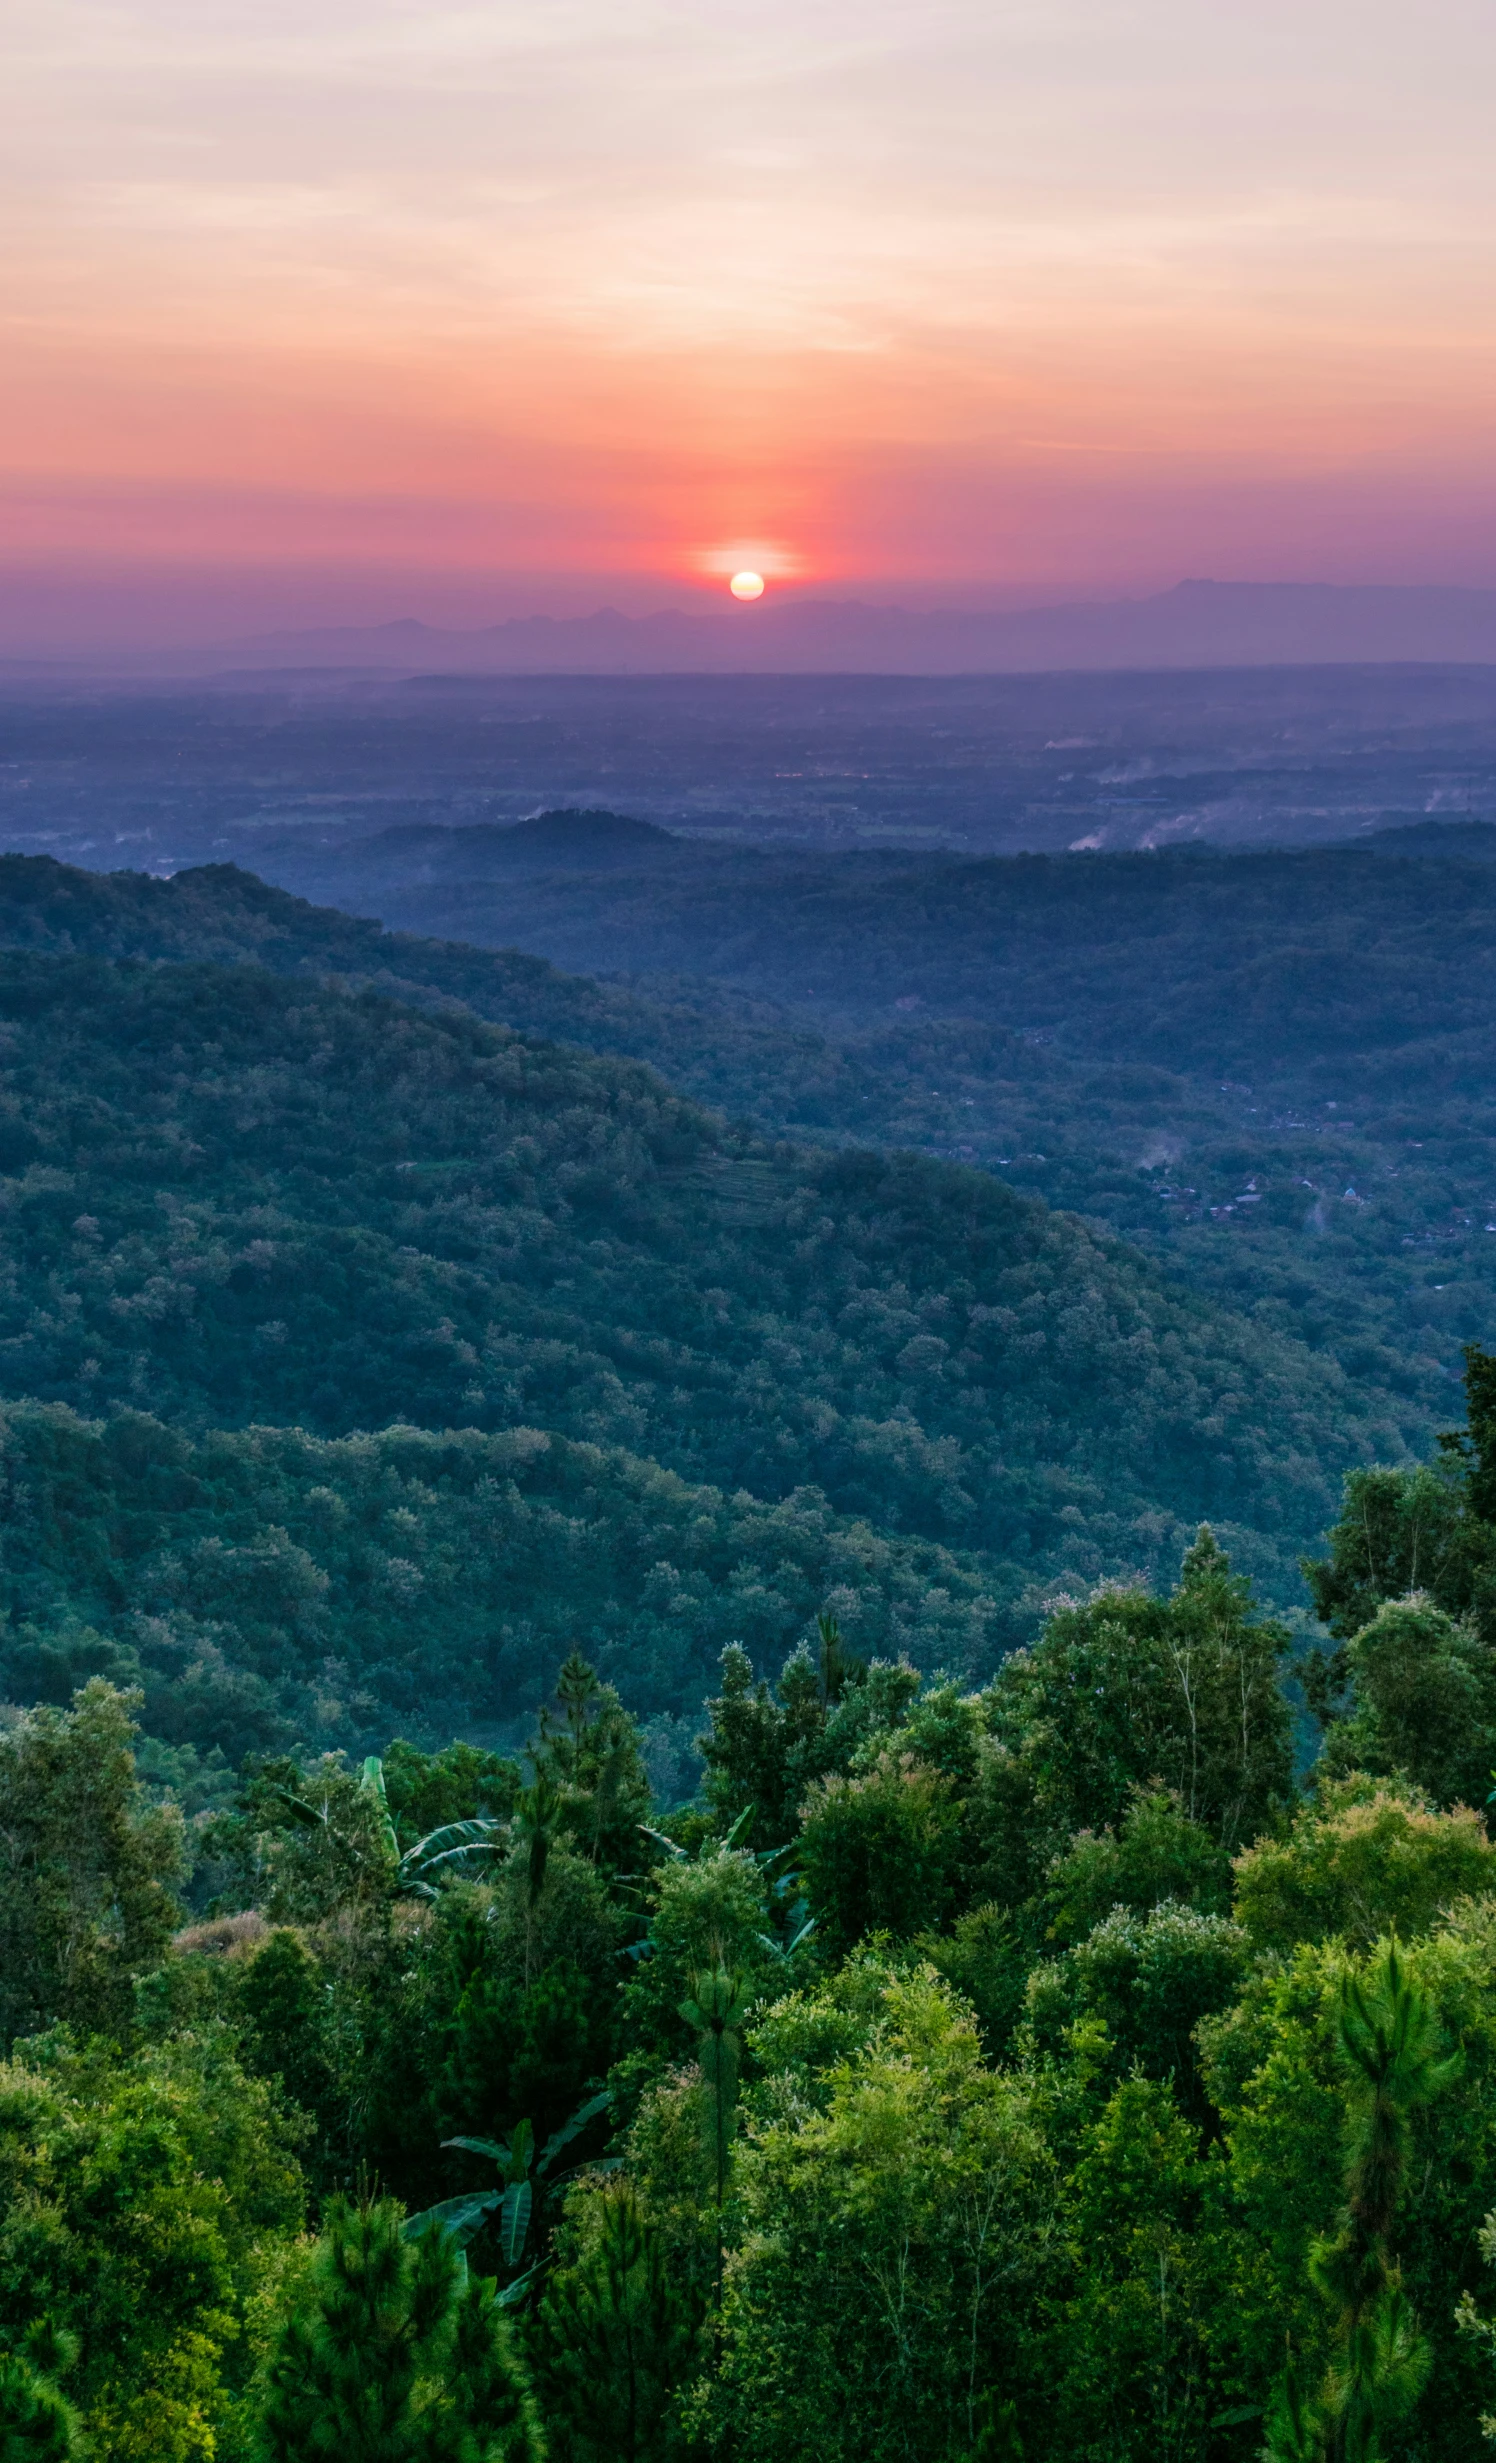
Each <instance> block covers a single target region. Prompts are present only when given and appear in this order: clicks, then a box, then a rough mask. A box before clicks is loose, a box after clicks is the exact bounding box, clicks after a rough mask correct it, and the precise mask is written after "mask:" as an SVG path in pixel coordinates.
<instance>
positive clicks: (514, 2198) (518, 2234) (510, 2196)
mask: <svg viewBox="0 0 1496 2463" xmlns="http://www.w3.org/2000/svg"><path fill="white" fill-rule="evenodd" d="M534 2198H535V2193H534V2191H533V2190H532V2189H531V2187H530V2184H529V2182H528V2181H513V2182H511V2183H510V2185H509V2187H508V2188H507V2189H506V2190H505V2192H504V2201H503V2205H502V2206H501V2207H500V2209H499V2247H500V2248H501V2249H502V2250H503V2252H504V2264H505V2265H506V2266H518V2264H519V2261H520V2257H521V2254H522V2252H523V2250H524V2246H525V2242H526V2240H527V2239H528V2238H529V2232H530V2209H531V2206H532V2205H533V2204H534Z"/></svg>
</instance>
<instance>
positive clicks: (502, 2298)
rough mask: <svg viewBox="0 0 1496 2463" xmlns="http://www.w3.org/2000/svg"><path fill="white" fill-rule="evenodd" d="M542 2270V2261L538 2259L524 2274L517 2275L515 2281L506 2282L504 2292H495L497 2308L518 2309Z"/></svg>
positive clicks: (494, 2300)
mask: <svg viewBox="0 0 1496 2463" xmlns="http://www.w3.org/2000/svg"><path fill="white" fill-rule="evenodd" d="M541 2271H542V2270H541V2265H540V2261H539V2260H538V2259H537V2261H536V2263H535V2264H534V2266H527V2267H526V2269H525V2271H524V2273H523V2274H522V2275H516V2276H515V2278H514V2281H513V2283H506V2284H505V2286H504V2289H503V2291H502V2292H495V2294H494V2296H493V2305H494V2307H495V2309H517V2308H518V2307H519V2304H520V2302H521V2301H522V2300H523V2299H524V2297H525V2294H526V2293H527V2292H528V2291H529V2289H530V2286H531V2284H532V2283H533V2282H534V2281H535V2278H536V2276H537V2275H538V2274H540V2272H541Z"/></svg>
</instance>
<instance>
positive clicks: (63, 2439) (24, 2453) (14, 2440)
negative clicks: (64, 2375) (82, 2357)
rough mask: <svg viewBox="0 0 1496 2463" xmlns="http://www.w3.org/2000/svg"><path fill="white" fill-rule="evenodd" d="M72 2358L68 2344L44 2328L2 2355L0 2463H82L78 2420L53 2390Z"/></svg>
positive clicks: (65, 2338) (35, 2329)
mask: <svg viewBox="0 0 1496 2463" xmlns="http://www.w3.org/2000/svg"><path fill="white" fill-rule="evenodd" d="M76 2357H77V2346H76V2344H75V2343H74V2342H73V2340H72V2338H71V2337H70V2336H65V2335H58V2334H56V2333H55V2332H54V2331H53V2330H52V2329H51V2328H49V2327H48V2326H46V2325H45V2324H41V2325H39V2326H36V2327H33V2328H32V2329H31V2331H30V2332H29V2333H28V2334H25V2335H23V2336H22V2337H21V2339H20V2342H19V2344H18V2345H17V2346H16V2348H14V2349H13V2350H11V2351H0V2463H82V2458H83V2453H84V2446H83V2435H82V2428H81V2425H80V2423H79V2419H78V2415H77V2413H76V2412H75V2411H74V2409H73V2406H72V2405H71V2403H69V2401H68V2399H67V2397H66V2395H64V2394H63V2392H62V2390H61V2388H60V2387H59V2386H58V2384H57V2379H58V2377H59V2375H60V2374H61V2372H62V2369H63V2368H65V2367H67V2366H68V2365H69V2364H70V2362H71V2361H72V2360H74V2359H75V2358H76Z"/></svg>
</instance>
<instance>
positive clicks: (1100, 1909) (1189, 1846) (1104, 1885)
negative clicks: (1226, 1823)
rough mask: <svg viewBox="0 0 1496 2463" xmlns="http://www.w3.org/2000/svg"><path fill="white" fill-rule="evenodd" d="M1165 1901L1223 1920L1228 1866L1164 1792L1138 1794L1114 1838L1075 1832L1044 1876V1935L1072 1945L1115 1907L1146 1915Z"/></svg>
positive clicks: (1228, 1901) (1221, 1852)
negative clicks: (1045, 1876) (1045, 1878)
mask: <svg viewBox="0 0 1496 2463" xmlns="http://www.w3.org/2000/svg"><path fill="white" fill-rule="evenodd" d="M1166 1899H1170V1900H1173V1901H1174V1903H1175V1904H1176V1905H1178V1906H1190V1907H1199V1908H1201V1909H1202V1910H1203V1911H1204V1912H1205V1913H1206V1914H1208V1915H1217V1916H1223V1915H1225V1914H1226V1913H1227V1912H1228V1910H1229V1908H1230V1905H1231V1860H1230V1858H1229V1856H1228V1855H1227V1854H1226V1852H1225V1849H1224V1848H1223V1847H1222V1846H1221V1844H1220V1842H1219V1840H1217V1839H1215V1838H1213V1837H1212V1835H1211V1833H1210V1832H1209V1831H1208V1830H1207V1829H1205V1828H1204V1826H1203V1824H1201V1823H1199V1822H1192V1821H1191V1820H1190V1819H1189V1817H1188V1816H1187V1814H1186V1813H1185V1812H1184V1809H1183V1807H1182V1806H1181V1804H1180V1802H1179V1798H1178V1796H1177V1795H1175V1794H1174V1793H1173V1792H1172V1791H1171V1790H1169V1789H1167V1788H1137V1789H1135V1790H1134V1792H1133V1795H1132V1798H1131V1801H1130V1802H1129V1804H1128V1806H1127V1809H1126V1811H1125V1812H1124V1813H1123V1815H1122V1819H1121V1821H1120V1822H1119V1823H1118V1825H1117V1827H1116V1829H1115V1830H1103V1831H1095V1830H1082V1831H1078V1832H1077V1834H1076V1836H1075V1837H1074V1838H1073V1839H1072V1840H1071V1842H1070V1845H1069V1846H1068V1848H1066V1849H1065V1850H1064V1852H1063V1853H1062V1854H1061V1855H1058V1856H1056V1858H1055V1860H1054V1862H1053V1863H1052V1864H1051V1866H1050V1868H1049V1875H1048V1880H1047V1884H1046V1887H1045V1890H1044V1895H1043V1901H1042V1913H1043V1915H1044V1917H1045V1918H1046V1919H1047V1921H1046V1925H1045V1930H1046V1933H1047V1934H1048V1936H1049V1937H1050V1938H1051V1939H1053V1940H1056V1941H1076V1940H1078V1939H1079V1938H1080V1936H1081V1935H1082V1934H1083V1933H1088V1932H1089V1931H1090V1930H1091V1927H1092V1926H1093V1925H1095V1924H1099V1923H1100V1922H1101V1920H1102V1918H1103V1917H1104V1916H1107V1915H1109V1914H1110V1913H1111V1910H1112V1909H1113V1908H1114V1907H1127V1908H1131V1909H1132V1910H1134V1911H1135V1912H1136V1913H1137V1914H1138V1915H1147V1914H1148V1913H1149V1912H1150V1910H1151V1909H1153V1908H1155V1907H1161V1906H1162V1905H1163V1903H1164V1901H1165V1900H1166Z"/></svg>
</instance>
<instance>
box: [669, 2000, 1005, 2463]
mask: <svg viewBox="0 0 1496 2463" xmlns="http://www.w3.org/2000/svg"><path fill="white" fill-rule="evenodd" d="M854 1964H855V1962H854ZM852 2002H860V2003H861V2004H862V2006H861V2007H853V2006H847V2005H848V2004H850V2003H852ZM752 2043H753V2048H754V2051H755V2056H756V2060H757V2061H758V2063H759V2065H760V2069H761V2075H760V2077H759V2080H758V2083H757V2084H756V2085H755V2087H754V2089H753V2091H752V2092H753V2121H752V2126H751V2129H750V2131H749V2134H748V2136H747V2137H746V2139H745V2140H744V2143H743V2145H742V2148H741V2151H740V2154H739V2157H738V2164H737V2176H736V2185H735V2191H734V2206H735V2209H736V2211H737V2214H738V2217H739V2218H740V2230H739V2236H738V2244H737V2247H736V2248H735V2249H734V2251H733V2253H732V2256H731V2258H730V2261H729V2264H728V2268H727V2278H726V2290H725V2299H724V2309H723V2360H722V2373H721V2380H720V2384H719V2387H718V2390H717V2392H716V2395H715V2397H714V2402H713V2417H714V2419H715V2421H716V2423H717V2425H718V2427H719V2428H720V2430H721V2431H722V2433H723V2434H724V2435H725V2436H727V2437H728V2438H730V2439H731V2441H732V2451H733V2452H734V2453H735V2454H737V2455H738V2456H740V2457H742V2458H743V2463H802V2458H804V2457H805V2456H808V2455H814V2456H815V2457H816V2458H817V2463H854V2458H855V2463H915V2458H919V2463H925V2458H929V2457H936V2456H939V2457H945V2456H958V2455H959V2456H965V2455H969V2454H971V2453H973V2452H974V2451H980V2448H979V2440H980V2439H981V2437H982V2436H983V2435H984V2433H986V2432H987V2430H988V2429H989V2427H990V2426H992V2425H995V2424H997V2423H1000V2421H1001V2417H1002V2414H1003V2411H1004V2407H1005V2406H1006V2405H1007V2404H1008V2403H1009V2402H1010V2401H1012V2400H1013V2399H1014V2398H1015V2396H1016V2395H1017V2394H1019V2393H1020V2392H1021V2391H1022V2390H1023V2389H1024V2387H1025V2384H1026V2372H1027V2371H1028V2370H1029V2368H1030V2367H1031V2366H1032V2364H1033V2359H1034V2344H1033V2340H1032V2339H1033V2333H1034V2326H1035V2319H1036V2312H1037V2308H1038V2304H1039V2301H1040V2298H1041V2294H1042V2292H1043V2290H1044V2288H1045V2279H1046V2274H1047V2270H1048V2265H1049V2262H1050V2259H1051V2257H1052V2255H1053V2249H1052V2236H1053V2222H1054V2186H1053V2180H1052V2173H1051V2166H1050V2163H1049V2159H1048V2156H1047V2153H1046V2150H1045V2147H1044V2144H1043V2139H1042V2136H1041V2133H1040V2131H1039V2128H1038V2126H1037V2124H1036V2120H1035V2115H1034V2111H1033V2107H1032V2103H1031V2099H1030V2094H1029V2091H1028V2088H1027V2087H1026V2085H1025V2083H1024V2082H1023V2081H1022V2080H1021V2079H1019V2078H1016V2077H1013V2076H1004V2075H1001V2074H998V2073H995V2072H993V2071H990V2070H988V2069H987V2068H986V2067H985V2065H984V2063H983V2061H982V2056H981V2046H980V2041H979V2038H978V2035H977V2031H976V2028H975V2027H974V2025H973V2024H972V2021H971V2019H970V2017H969V2016H968V2014H967V2013H966V2011H965V2010H964V2009H963V2007H962V2005H961V2004H960V2003H959V2002H958V2001H957V2000H956V1999H955V1997H954V1996H953V1995H952V1994H951V1993H950V1991H949V1990H948V1988H947V1987H946V1986H945V1985H944V1984H943V1983H941V1982H940V1981H939V1979H938V1978H936V1977H935V1976H933V1975H932V1974H930V1972H929V1971H928V1970H922V1971H919V1972H917V1973H915V1974H913V1975H909V1976H894V1975H890V1974H889V1972H888V1970H887V1967H886V1965H885V1966H884V1967H883V1968H882V1969H881V1971H880V1970H879V1969H878V1967H877V1966H876V1963H868V1964H865V1965H864V1966H863V1967H862V1968H861V1969H860V1972H859V1975H858V1977H857V1978H856V1979H855V1980H854V1981H853V1982H852V1983H851V1984H850V1985H849V1990H848V1992H847V1994H846V1995H842V1994H840V1993H836V1992H833V1993H832V1994H830V1995H829V1996H828V1997H824V1998H823V1997H822V1996H816V1997H813V1998H812V1999H801V1998H800V1997H797V2007H796V2008H795V2009H794V2010H790V2009H789V2008H788V2007H785V2008H784V2009H783V2010H782V2011H781V2012H779V2013H775V2012H770V2013H767V2014H766V2016H765V2018H764V2020H763V2021H761V2022H760V2025H759V2026H758V2027H757V2028H756V2029H755V2030H754V2035H753V2038H752ZM782 2054H788V2055H789V2056H790V2059H791V2062H792V2067H791V2068H790V2070H789V2072H788V2073H787V2074H785V2075H783V2076H781V2075H780V2074H779V2073H778V2072H777V2070H776V2068H775V2067H774V2064H776V2063H777V2062H778V2060H779V2059H780V2057H781V2055H782ZM1000 2434H1001V2432H1000V2430H999V2436H1000ZM998 2450H999V2451H1000V2450H1001V2449H1000V2446H999V2448H998Z"/></svg>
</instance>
